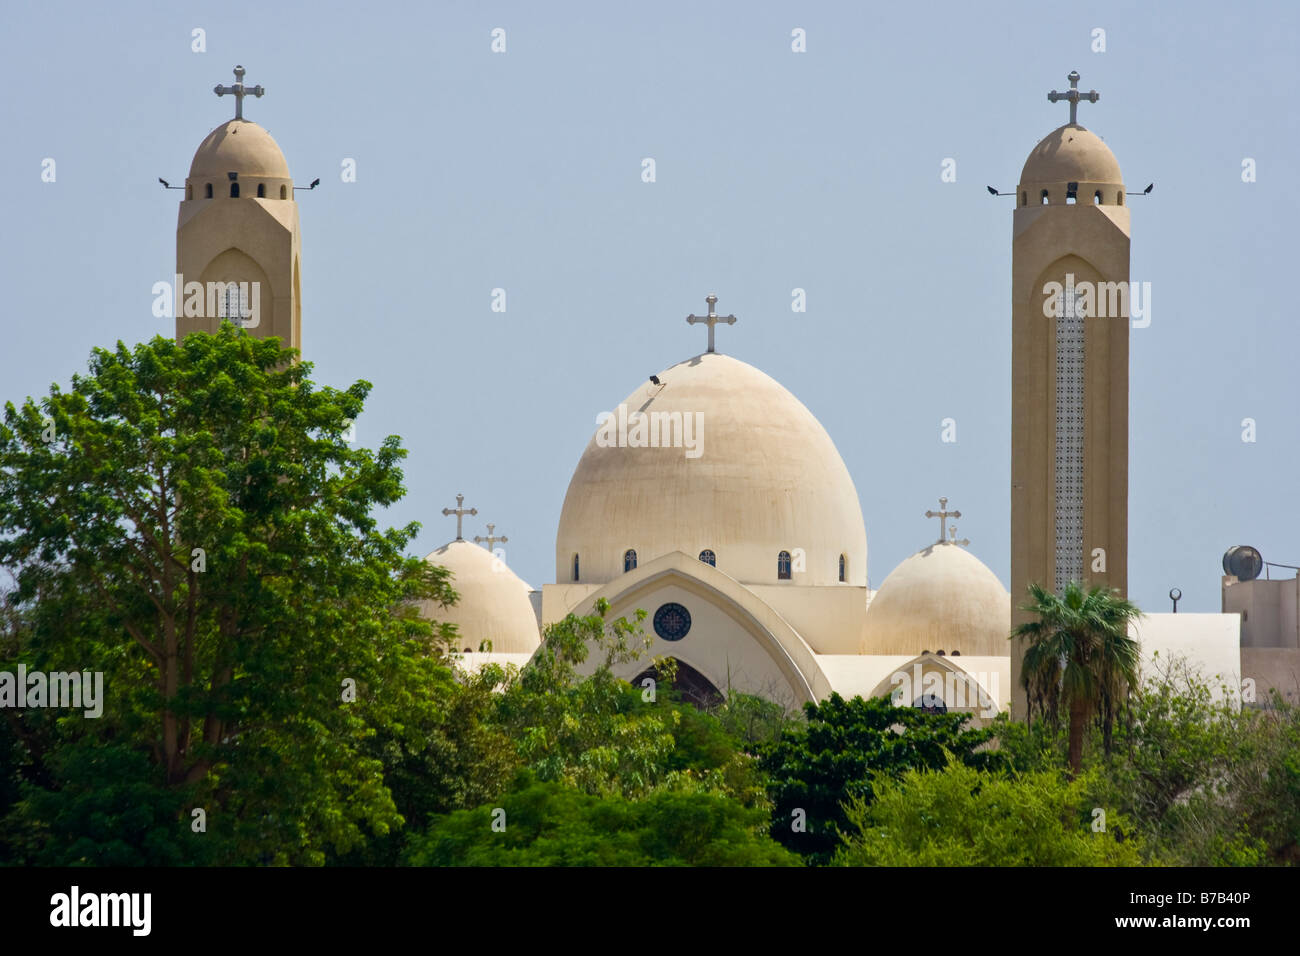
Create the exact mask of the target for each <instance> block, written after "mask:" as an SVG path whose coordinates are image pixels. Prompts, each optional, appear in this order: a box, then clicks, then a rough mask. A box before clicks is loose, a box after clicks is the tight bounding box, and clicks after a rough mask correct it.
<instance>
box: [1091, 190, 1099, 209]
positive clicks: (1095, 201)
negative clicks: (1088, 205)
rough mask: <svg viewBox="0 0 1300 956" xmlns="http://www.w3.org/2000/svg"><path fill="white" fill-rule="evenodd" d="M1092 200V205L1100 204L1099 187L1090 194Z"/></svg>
mask: <svg viewBox="0 0 1300 956" xmlns="http://www.w3.org/2000/svg"><path fill="white" fill-rule="evenodd" d="M1092 202H1093V205H1094V206H1100V205H1101V190H1100V189H1098V190H1097V191H1096V192H1095V193H1093V194H1092Z"/></svg>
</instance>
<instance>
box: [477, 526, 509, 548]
mask: <svg viewBox="0 0 1300 956" xmlns="http://www.w3.org/2000/svg"><path fill="white" fill-rule="evenodd" d="M496 529H497V526H496V525H494V524H490V525H488V533H487V537H486V538H480V537H479V536H478V535H474V543H475V544H482V543H483V542H484V541H486V542H487V546H488V550H489V551H491V550H492V547H493V545H495V544H496V543H497V542H498V541H500V542H501V543H502V544H505V543H506V542H507V541H509V540H510V539H509V538H507V537H506V536H505V535H502V536H501V537H499V538H498V537H497V536H496V534H495V532H496Z"/></svg>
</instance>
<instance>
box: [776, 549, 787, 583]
mask: <svg viewBox="0 0 1300 956" xmlns="http://www.w3.org/2000/svg"><path fill="white" fill-rule="evenodd" d="M776 578H777V580H778V581H789V580H790V552H789V551H782V552H781V553H780V554H778V555H777V556H776Z"/></svg>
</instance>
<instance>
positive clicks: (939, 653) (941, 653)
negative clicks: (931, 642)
mask: <svg viewBox="0 0 1300 956" xmlns="http://www.w3.org/2000/svg"><path fill="white" fill-rule="evenodd" d="M935 653H936V654H938V655H939V656H940V657H943V651H935Z"/></svg>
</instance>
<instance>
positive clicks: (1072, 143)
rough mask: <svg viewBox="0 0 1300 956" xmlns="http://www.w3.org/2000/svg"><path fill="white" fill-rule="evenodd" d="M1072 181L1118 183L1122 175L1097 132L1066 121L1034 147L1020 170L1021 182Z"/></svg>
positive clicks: (1101, 183)
mask: <svg viewBox="0 0 1300 956" xmlns="http://www.w3.org/2000/svg"><path fill="white" fill-rule="evenodd" d="M1072 182H1074V183H1090V184H1094V185H1108V186H1121V185H1123V183H1124V177H1123V176H1122V175H1121V173H1120V171H1119V161H1118V160H1117V159H1116V158H1115V154H1114V153H1112V152H1111V151H1110V147H1109V146H1107V145H1106V144H1105V143H1103V142H1102V141H1101V138H1100V137H1099V136H1098V135H1097V134H1096V133H1093V132H1090V131H1089V130H1086V129H1084V128H1083V127H1082V126H1079V125H1070V124H1068V123H1067V124H1066V125H1065V126H1062V127H1060V128H1059V129H1054V130H1052V132H1050V133H1048V134H1047V135H1046V136H1044V137H1043V139H1042V141H1041V142H1039V144H1038V145H1037V146H1035V147H1034V150H1033V152H1031V153H1030V154H1029V158H1028V159H1027V160H1025V167H1024V169H1023V170H1021V172H1020V185H1022V186H1026V187H1028V186H1047V185H1055V184H1058V183H1072Z"/></svg>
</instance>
